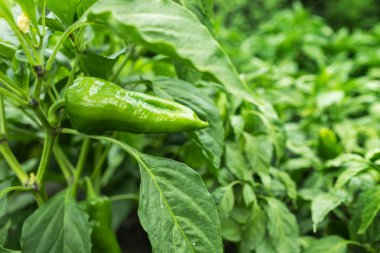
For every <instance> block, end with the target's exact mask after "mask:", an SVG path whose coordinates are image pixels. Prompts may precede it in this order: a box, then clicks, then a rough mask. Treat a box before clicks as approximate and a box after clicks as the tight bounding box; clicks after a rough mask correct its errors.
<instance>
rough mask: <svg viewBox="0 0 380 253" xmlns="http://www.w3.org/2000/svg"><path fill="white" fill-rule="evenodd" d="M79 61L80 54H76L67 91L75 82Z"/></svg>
mask: <svg viewBox="0 0 380 253" xmlns="http://www.w3.org/2000/svg"><path fill="white" fill-rule="evenodd" d="M79 60H80V53H78V52H77V53H76V54H75V59H74V64H73V67H72V68H71V72H70V76H69V80H67V83H66V86H65V90H66V89H67V87H69V86H70V85H71V84H72V83H73V82H74V76H75V73H76V71H77V67H78V63H79Z"/></svg>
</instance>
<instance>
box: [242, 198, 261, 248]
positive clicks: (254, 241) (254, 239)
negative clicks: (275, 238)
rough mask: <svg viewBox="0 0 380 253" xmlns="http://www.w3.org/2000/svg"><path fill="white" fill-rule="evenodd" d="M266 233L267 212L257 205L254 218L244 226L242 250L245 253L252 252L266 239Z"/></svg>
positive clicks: (253, 213) (253, 210) (253, 211)
mask: <svg viewBox="0 0 380 253" xmlns="http://www.w3.org/2000/svg"><path fill="white" fill-rule="evenodd" d="M265 232H266V216H265V212H264V211H263V210H262V209H261V208H260V207H259V206H257V205H255V206H254V207H253V209H252V216H251V218H250V219H249V221H248V222H247V224H246V225H245V226H244V229H243V236H242V240H241V248H242V250H243V251H244V252H251V251H252V250H254V249H256V247H257V246H258V245H259V244H260V243H261V242H262V240H263V239H264V236H265Z"/></svg>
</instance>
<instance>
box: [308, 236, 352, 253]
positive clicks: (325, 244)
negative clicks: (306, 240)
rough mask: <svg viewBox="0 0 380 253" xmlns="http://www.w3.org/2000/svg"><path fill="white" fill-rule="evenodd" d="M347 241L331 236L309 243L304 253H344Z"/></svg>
mask: <svg viewBox="0 0 380 253" xmlns="http://www.w3.org/2000/svg"><path fill="white" fill-rule="evenodd" d="M347 244H348V241H346V240H344V239H343V238H341V237H340V236H336V235H332V236H327V237H324V238H322V239H320V240H318V241H315V242H313V243H311V245H310V246H309V247H308V248H307V249H306V251H305V253H321V252H323V253H346V252H347Z"/></svg>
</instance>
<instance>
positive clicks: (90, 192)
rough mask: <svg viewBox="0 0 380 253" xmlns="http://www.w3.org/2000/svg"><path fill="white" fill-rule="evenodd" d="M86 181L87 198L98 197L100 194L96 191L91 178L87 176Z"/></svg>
mask: <svg viewBox="0 0 380 253" xmlns="http://www.w3.org/2000/svg"><path fill="white" fill-rule="evenodd" d="M84 182H85V184H86V199H92V198H96V197H97V196H98V195H97V194H96V193H95V191H94V187H93V186H92V183H91V180H90V178H88V177H86V178H85V179H84Z"/></svg>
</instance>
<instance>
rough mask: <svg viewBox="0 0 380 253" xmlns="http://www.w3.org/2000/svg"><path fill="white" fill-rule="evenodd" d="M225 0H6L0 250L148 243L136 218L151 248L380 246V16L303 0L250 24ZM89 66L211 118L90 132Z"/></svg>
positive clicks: (1, 30) (285, 251)
mask: <svg viewBox="0 0 380 253" xmlns="http://www.w3.org/2000/svg"><path fill="white" fill-rule="evenodd" d="M219 5H221V6H219ZM213 6H214V3H213V1H212V0H199V1H193V0H183V1H182V0H181V1H169V0H98V1H96V0H81V1H79V0H67V1H58V0H36V1H34V0H15V1H11V0H0V18H1V19H0V152H1V158H0V159H1V160H0V165H1V166H0V168H1V169H0V252H39V253H45V252H76V253H81V252H121V251H122V250H124V251H131V252H138V250H139V249H141V245H138V243H136V242H135V240H136V239H135V238H132V236H133V235H128V236H127V235H126V233H127V232H125V231H128V224H129V226H130V224H131V222H129V223H128V221H134V220H136V216H138V223H139V224H141V227H142V229H143V230H144V231H145V233H146V236H147V237H148V239H149V242H150V246H147V247H145V248H148V249H149V250H150V249H151V251H153V252H162V253H168V252H181V253H182V252H184V253H185V252H197V253H198V252H204V253H210V252H213V253H214V252H215V253H217V252H242V253H249V252H258V253H272V252H273V253H276V252H281V253H297V252H308V253H313V252H378V251H379V250H380V244H379V242H380V237H379V233H378V231H380V227H379V226H380V218H379V211H380V197H379V196H380V190H379V186H377V185H376V184H378V182H379V180H380V176H379V165H378V158H379V157H380V156H379V147H380V138H379V130H380V129H379V127H378V124H377V122H376V120H377V119H378V111H379V110H380V109H379V108H380V105H379V104H378V102H376V97H377V96H378V88H379V87H380V85H379V79H380V74H379V73H380V71H379V66H380V60H379V58H378V57H376V56H377V55H378V49H377V48H376V45H377V44H378V43H379V42H380V41H379V38H380V29H379V27H380V26H376V27H375V28H373V30H371V31H367V32H363V31H360V30H358V31H355V32H353V33H352V34H351V33H350V32H348V30H345V29H341V30H339V31H337V32H334V31H333V30H332V29H331V28H329V27H328V26H327V25H326V24H324V22H323V21H322V20H321V19H319V18H316V17H314V16H311V15H310V14H309V13H308V12H307V11H306V10H305V9H303V7H302V6H301V5H295V6H294V7H293V9H289V10H284V11H280V12H278V14H276V15H275V16H274V17H273V20H271V21H270V22H268V23H263V24H262V25H260V26H258V28H257V31H256V32H254V33H253V34H250V35H247V34H246V33H244V32H242V30H241V31H239V27H238V26H237V27H234V29H236V30H229V29H226V30H225V29H223V28H220V27H221V26H216V25H215V24H220V23H221V22H223V16H222V18H221V16H219V17H218V18H217V17H216V16H215V18H214V16H213ZM222 7H223V3H220V4H218V9H219V11H220V12H226V13H228V10H224V9H223V8H222ZM226 15H227V14H226ZM220 19H221V20H220ZM214 27H219V28H220V29H219V30H214ZM244 29H246V26H244ZM222 46H223V47H222ZM226 52H227V53H226ZM228 55H230V56H232V57H231V58H229V56H228ZM231 59H232V60H231ZM236 69H238V71H239V72H240V73H241V74H238V71H237V70H236ZM81 77H96V78H101V79H104V80H108V81H110V82H113V83H116V84H117V85H119V86H120V87H123V88H125V89H127V90H131V91H136V92H143V93H146V94H150V95H154V96H157V97H161V98H164V99H166V100H169V101H175V102H177V103H180V104H182V105H185V106H187V107H188V108H190V109H192V110H193V111H194V112H195V113H196V114H197V115H198V116H199V117H200V118H201V119H202V120H207V121H208V123H209V127H207V128H204V129H199V130H195V131H190V132H182V133H181V132H180V133H170V134H168V133H163V134H132V133H128V132H111V131H108V132H101V133H96V134H88V133H82V132H79V131H77V130H76V129H74V128H73V126H72V125H71V123H70V116H69V115H68V114H67V113H66V111H65V109H64V102H65V100H62V99H64V98H65V94H66V90H67V88H68V87H70V86H71V85H72V84H73V83H74V80H76V79H77V78H81ZM268 101H270V103H269V102H268ZM107 113H110V112H109V111H108V112H107ZM107 116H108V115H104V114H103V115H102V114H99V116H98V117H99V122H102V121H101V119H102V118H107ZM113 116H114V117H112V118H117V115H113ZM144 116H146V115H142V117H144ZM76 120H78V119H76ZM84 124H85V122H84ZM103 124H104V125H105V126H103V127H102V128H101V129H104V128H106V126H107V121H103ZM146 124H147V125H149V124H153V123H152V121H150V119H149V117H147V118H146ZM163 124H165V123H163ZM160 127H161V128H162V126H160ZM94 128H95V127H94ZM88 129H91V126H88ZM109 201H111V202H112V210H111V209H110V208H109ZM94 210H95V211H94ZM111 211H112V215H111V214H110V213H111ZM111 216H112V217H111ZM111 218H112V223H111ZM132 223H133V222H132ZM134 225H135V226H137V225H136V224H134ZM126 227H127V228H126ZM137 227H139V226H137ZM129 229H130V227H129ZM131 245H133V246H131ZM133 247H135V248H133Z"/></svg>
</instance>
